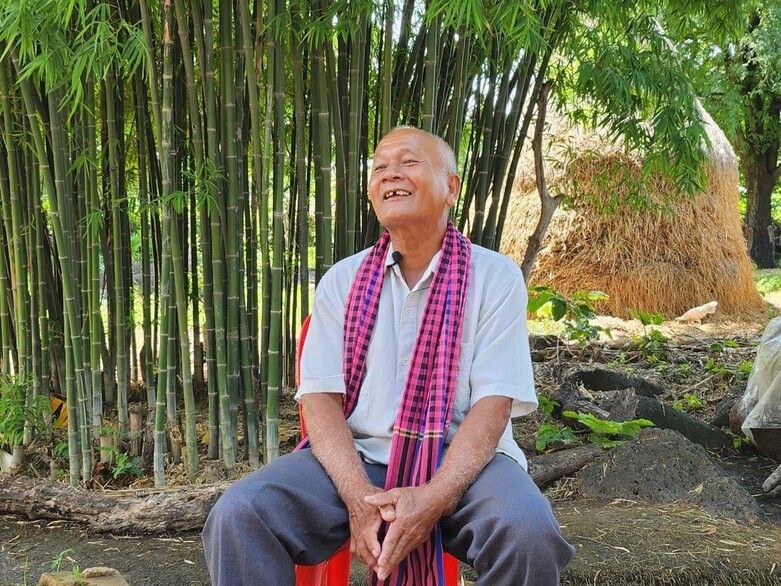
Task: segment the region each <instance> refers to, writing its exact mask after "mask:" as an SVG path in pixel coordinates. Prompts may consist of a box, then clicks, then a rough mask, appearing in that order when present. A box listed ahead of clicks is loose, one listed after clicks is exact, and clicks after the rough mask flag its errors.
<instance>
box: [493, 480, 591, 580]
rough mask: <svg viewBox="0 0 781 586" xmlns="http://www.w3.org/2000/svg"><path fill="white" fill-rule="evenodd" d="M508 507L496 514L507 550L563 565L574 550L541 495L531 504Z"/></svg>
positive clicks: (530, 559)
mask: <svg viewBox="0 0 781 586" xmlns="http://www.w3.org/2000/svg"><path fill="white" fill-rule="evenodd" d="M529 505H530V504H529V503H526V505H525V506H524V507H519V506H515V507H512V506H511V507H508V508H507V509H506V510H505V511H503V512H502V513H503V514H501V515H498V516H497V526H496V530H497V532H498V533H499V534H500V535H501V536H502V540H503V541H504V546H503V547H504V548H506V551H511V552H513V553H512V555H514V556H518V554H519V552H520V554H521V557H525V558H526V559H527V560H529V561H532V560H548V561H551V562H554V561H555V562H557V563H558V565H559V566H560V567H563V566H564V565H565V564H566V563H567V562H568V561H569V560H570V559H571V558H572V556H573V555H574V553H575V551H574V548H572V546H571V545H569V544H568V543H567V542H566V540H565V539H564V538H563V537H562V535H561V529H560V528H559V524H558V522H557V521H556V518H555V517H554V516H553V512H552V510H551V507H550V504H549V503H548V501H547V499H545V497H543V496H541V495H540V497H539V499H538V500H537V502H535V503H534V504H533V505H532V506H529Z"/></svg>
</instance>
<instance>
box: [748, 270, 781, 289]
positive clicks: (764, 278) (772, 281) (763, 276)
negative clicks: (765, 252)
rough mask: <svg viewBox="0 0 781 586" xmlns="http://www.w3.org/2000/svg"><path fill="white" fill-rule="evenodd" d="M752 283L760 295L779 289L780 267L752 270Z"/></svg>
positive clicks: (780, 280) (780, 281)
mask: <svg viewBox="0 0 781 586" xmlns="http://www.w3.org/2000/svg"><path fill="white" fill-rule="evenodd" d="M754 285H756V287H757V291H759V292H760V293H761V294H762V295H766V294H767V293H772V292H773V291H779V290H781V269H762V270H758V271H754Z"/></svg>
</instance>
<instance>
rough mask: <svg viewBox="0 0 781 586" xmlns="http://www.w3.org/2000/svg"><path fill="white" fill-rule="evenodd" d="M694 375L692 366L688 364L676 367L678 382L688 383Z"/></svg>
mask: <svg viewBox="0 0 781 586" xmlns="http://www.w3.org/2000/svg"><path fill="white" fill-rule="evenodd" d="M691 375H692V365H691V364H689V363H688V362H684V363H682V364H678V365H676V367H675V378H676V379H677V380H678V382H686V381H687V380H689V378H690V377H691Z"/></svg>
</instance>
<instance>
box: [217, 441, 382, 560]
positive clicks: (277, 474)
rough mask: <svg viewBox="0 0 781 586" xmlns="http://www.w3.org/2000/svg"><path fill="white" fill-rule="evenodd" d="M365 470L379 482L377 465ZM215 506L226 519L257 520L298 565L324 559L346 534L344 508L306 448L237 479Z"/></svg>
mask: <svg viewBox="0 0 781 586" xmlns="http://www.w3.org/2000/svg"><path fill="white" fill-rule="evenodd" d="M367 473H369V475H370V476H371V477H378V480H379V482H382V481H384V469H382V468H381V467H376V466H367ZM380 476H381V477H382V478H381V479H379V477H380ZM215 508H216V509H218V514H220V515H221V516H223V518H228V519H231V521H230V522H232V523H239V524H241V523H243V522H248V523H252V521H251V519H253V518H256V519H258V520H260V521H261V522H262V523H263V524H264V525H265V526H266V527H268V529H269V530H270V531H271V533H273V534H274V535H275V536H276V538H277V540H278V541H279V542H280V544H281V545H283V546H284V547H285V549H286V550H287V551H288V553H289V554H290V556H291V558H293V560H294V561H295V562H296V563H299V564H313V563H318V562H320V561H322V560H324V559H326V558H327V557H328V556H330V555H331V553H333V552H334V551H335V550H336V549H337V548H338V547H340V546H341V545H342V544H343V543H344V542H345V541H346V540H347V539H348V538H349V536H350V524H349V515H348V513H347V508H346V506H345V504H344V502H343V501H342V499H341V498H340V497H339V494H338V492H337V490H336V487H335V486H334V484H333V482H332V481H331V479H330V478H329V476H328V474H326V472H325V470H323V467H322V466H321V465H320V463H319V462H318V461H317V459H316V458H315V457H314V456H313V455H312V451H311V450H309V449H304V450H299V451H297V452H293V453H290V454H286V455H284V456H282V457H280V458H278V459H277V460H274V461H273V462H270V463H269V464H266V465H265V466H262V467H261V468H259V469H258V470H256V471H255V472H253V473H252V474H250V475H249V476H246V477H245V478H242V479H241V480H239V481H237V482H236V483H234V484H233V485H232V486H231V487H230V488H229V489H228V490H227V491H226V492H225V494H223V496H222V497H221V498H220V500H219V502H218V506H217V507H215Z"/></svg>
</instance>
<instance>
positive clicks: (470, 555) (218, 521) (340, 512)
mask: <svg viewBox="0 0 781 586" xmlns="http://www.w3.org/2000/svg"><path fill="white" fill-rule="evenodd" d="M365 467H366V472H367V474H368V475H369V478H370V479H371V481H372V482H373V483H374V484H375V485H377V486H382V485H383V484H384V482H385V473H386V467H385V466H381V465H378V464H365ZM440 525H441V528H442V541H443V544H444V548H445V551H446V552H448V553H450V554H451V555H453V556H455V557H456V558H458V559H459V560H461V561H463V562H466V563H468V564H469V565H471V566H472V567H474V568H475V570H476V571H477V574H478V576H479V578H478V580H477V582H476V585H479V586H503V585H508V586H509V585H521V584H524V585H528V586H548V585H555V584H558V583H559V574H560V572H561V569H562V568H563V567H564V566H565V565H566V564H567V562H568V561H569V560H570V559H571V558H572V556H573V555H574V553H575V549H574V548H573V547H572V546H571V545H569V544H568V543H567V542H566V541H565V540H564V539H563V538H562V537H561V534H560V532H559V525H558V523H557V522H556V519H555V518H554V517H553V512H552V511H551V507H550V504H549V503H548V501H547V499H546V498H545V497H544V496H542V494H541V493H540V491H539V489H538V488H537V486H535V484H534V482H533V481H532V479H531V477H530V476H529V475H528V474H527V473H526V472H525V471H524V470H523V468H521V466H519V465H518V463H516V462H515V461H513V460H511V459H510V458H508V457H507V456H503V455H501V454H499V455H497V456H496V457H494V459H493V460H492V461H491V462H490V463H489V464H488V466H486V467H485V469H484V470H483V471H482V472H481V473H480V475H479V476H478V477H477V480H475V482H474V483H473V484H472V486H471V487H470V488H469V489H468V490H467V491H466V493H465V494H464V496H463V498H462V499H461V501H460V502H459V504H458V507H457V510H456V511H455V513H453V514H452V515H450V516H447V517H443V518H442V520H441V521H440ZM349 536H350V526H349V519H348V515H347V509H346V508H345V505H344V503H343V502H342V500H341V499H340V498H339V495H338V494H337V492H336V489H335V487H334V485H333V483H332V482H331V479H330V478H329V477H328V475H327V474H326V473H325V471H324V470H323V468H322V467H321V466H320V464H319V462H318V461H317V460H316V459H315V458H314V456H313V455H312V453H311V451H310V450H301V451H299V452H294V453H291V454H288V455H286V456H283V457H281V458H279V459H278V460H276V461H274V462H272V463H270V464H268V465H266V466H263V467H262V468H260V469H259V470H257V471H256V472H254V473H252V474H251V475H249V476H247V477H245V478H243V479H241V480H239V481H238V482H236V483H234V484H233V485H232V486H231V487H230V488H229V489H228V490H227V491H225V493H224V494H223V495H222V497H221V498H220V499H219V500H218V501H217V503H216V505H215V506H214V508H213V509H212V511H211V514H210V515H209V518H208V519H207V521H206V525H205V527H204V529H203V543H204V548H205V551H206V561H207V563H208V566H209V573H210V575H211V579H212V584H214V585H216V586H241V585H247V586H261V585H268V586H292V585H294V584H295V575H294V570H293V564H299V565H312V564H317V563H319V562H322V561H324V560H325V559H327V558H328V557H330V556H331V555H332V554H333V553H334V552H335V551H336V550H337V549H338V548H339V547H340V546H341V545H342V544H343V543H344V542H345V541H346V540H347V539H348V537H349Z"/></svg>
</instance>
